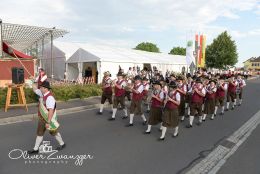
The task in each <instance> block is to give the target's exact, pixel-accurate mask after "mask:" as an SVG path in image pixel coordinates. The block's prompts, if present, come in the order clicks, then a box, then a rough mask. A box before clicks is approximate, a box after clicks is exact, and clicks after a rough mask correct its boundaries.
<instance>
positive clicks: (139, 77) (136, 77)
mask: <svg viewBox="0 0 260 174" xmlns="http://www.w3.org/2000/svg"><path fill="white" fill-rule="evenodd" d="M134 80H142V78H141V76H139V75H137V76H135V78H134Z"/></svg>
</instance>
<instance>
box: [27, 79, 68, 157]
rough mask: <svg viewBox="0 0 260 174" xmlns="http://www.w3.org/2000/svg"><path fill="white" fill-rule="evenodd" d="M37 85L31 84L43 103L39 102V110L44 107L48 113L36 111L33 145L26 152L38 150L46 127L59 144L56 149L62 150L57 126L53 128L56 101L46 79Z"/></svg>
mask: <svg viewBox="0 0 260 174" xmlns="http://www.w3.org/2000/svg"><path fill="white" fill-rule="evenodd" d="M39 87H40V89H38V88H37V86H36V85H33V90H34V92H35V93H36V94H37V95H38V96H39V97H40V101H42V102H43V104H44V106H42V105H41V104H40V105H39V111H41V110H42V108H41V107H45V109H46V110H47V111H48V113H46V115H45V116H44V115H43V114H42V112H38V118H39V119H38V128H37V137H36V141H35V146H34V148H33V149H32V150H30V151H28V154H36V153H38V152H39V147H40V144H41V142H42V140H43V135H44V133H45V131H46V129H48V130H49V133H50V134H51V135H52V136H54V137H55V138H56V140H57V141H58V143H59V145H60V146H58V147H57V149H56V150H62V149H63V148H65V143H64V141H63V140H62V137H61V134H60V133H59V132H58V126H56V127H54V128H53V124H54V123H53V117H55V118H56V101H55V99H54V97H53V95H52V93H51V92H50V89H51V87H50V83H49V82H48V81H44V82H43V83H42V84H41V85H40V86H39ZM55 120H56V119H55Z"/></svg>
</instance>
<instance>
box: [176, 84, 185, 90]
mask: <svg viewBox="0 0 260 174" xmlns="http://www.w3.org/2000/svg"><path fill="white" fill-rule="evenodd" d="M182 85H183V88H180V86H182ZM178 87H179V89H180V90H183V91H184V92H187V85H184V84H179V86H178Z"/></svg>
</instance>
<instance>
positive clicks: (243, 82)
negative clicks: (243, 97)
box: [237, 79, 246, 86]
mask: <svg viewBox="0 0 260 174" xmlns="http://www.w3.org/2000/svg"><path fill="white" fill-rule="evenodd" d="M240 80H241V81H242V85H243V86H246V82H245V80H243V79H237V81H240ZM237 83H238V82H237Z"/></svg>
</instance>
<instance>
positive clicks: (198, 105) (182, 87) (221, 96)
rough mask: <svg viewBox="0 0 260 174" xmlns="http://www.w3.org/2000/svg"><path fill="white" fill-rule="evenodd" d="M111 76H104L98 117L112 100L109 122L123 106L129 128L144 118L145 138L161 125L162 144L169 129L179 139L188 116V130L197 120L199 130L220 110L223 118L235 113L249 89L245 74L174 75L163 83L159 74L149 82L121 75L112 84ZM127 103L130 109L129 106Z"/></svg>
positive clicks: (144, 79) (120, 73)
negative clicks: (244, 91) (180, 127)
mask: <svg viewBox="0 0 260 174" xmlns="http://www.w3.org/2000/svg"><path fill="white" fill-rule="evenodd" d="M110 76H111V75H110V73H109V72H108V71H107V72H105V73H104V79H103V82H102V90H103V94H102V97H101V105H100V111H99V112H98V114H102V112H103V107H104V103H105V101H106V100H108V101H109V104H111V105H112V103H113V109H112V117H111V118H110V119H109V120H110V121H112V120H115V116H116V112H117V108H118V105H119V104H120V106H121V108H122V109H123V111H124V116H123V117H122V118H123V119H128V118H129V124H127V125H126V126H127V127H131V126H133V125H134V122H133V121H134V116H135V115H140V116H141V118H142V120H143V122H142V124H143V125H144V126H145V125H147V129H146V130H145V131H144V134H150V133H151V130H152V126H154V125H158V124H160V131H161V137H160V138H159V139H158V140H160V141H162V140H164V139H165V134H166V131H167V129H169V128H173V129H174V131H173V135H172V136H173V137H177V136H178V135H179V121H181V122H183V121H184V119H185V116H186V117H188V118H189V120H188V125H186V127H187V128H192V127H193V122H194V119H195V117H198V122H197V125H198V126H199V125H201V124H202V122H204V121H206V119H207V115H209V116H210V120H214V118H215V117H216V116H217V111H218V109H220V113H219V115H222V116H223V115H224V112H225V111H229V109H230V104H231V109H232V110H233V109H235V107H236V106H240V105H241V104H242V94H243V89H244V87H245V86H246V83H245V80H244V79H243V76H242V75H241V74H238V75H236V76H235V75H230V76H229V77H227V76H225V75H224V74H216V75H213V74H211V73H208V74H204V73H203V74H200V73H199V72H197V73H196V75H194V76H192V75H191V74H187V75H186V76H184V75H178V76H176V75H175V74H170V75H169V77H168V79H162V78H161V77H162V76H161V74H155V75H154V77H155V78H154V79H148V78H147V74H145V73H144V72H142V73H141V74H140V75H136V76H132V75H129V76H127V75H126V74H123V73H122V72H119V73H118V74H117V79H115V80H111V77H110ZM113 93H114V97H113V96H112V95H113ZM112 98H113V102H112ZM237 98H238V99H239V102H237ZM126 99H127V100H128V101H129V103H130V107H127V106H126V104H125V100H126ZM225 101H226V108H225ZM145 108H146V109H147V110H146V111H147V113H149V114H148V115H147V116H148V119H146V116H145V114H144V110H145ZM127 109H129V111H127ZM128 113H129V117H128ZM147 120H148V121H147Z"/></svg>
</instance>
